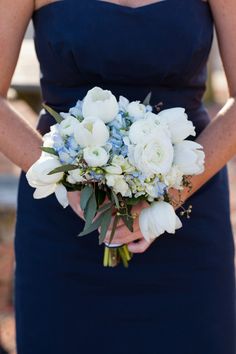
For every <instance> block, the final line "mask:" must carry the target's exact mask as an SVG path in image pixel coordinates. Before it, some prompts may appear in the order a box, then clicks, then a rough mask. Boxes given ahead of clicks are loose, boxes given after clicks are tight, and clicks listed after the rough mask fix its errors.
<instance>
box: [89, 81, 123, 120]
mask: <svg viewBox="0 0 236 354" xmlns="http://www.w3.org/2000/svg"><path fill="white" fill-rule="evenodd" d="M82 112H83V116H84V117H85V118H86V117H90V116H94V117H98V118H100V119H102V120H103V121H104V122H105V123H108V122H111V121H112V120H113V119H114V118H115V117H116V115H117V114H118V112H119V106H118V102H117V100H116V98H115V96H114V95H113V94H112V93H111V91H109V90H103V89H101V88H100V87H94V88H93V89H91V90H89V91H88V93H87V95H86V96H85V97H84V100H83V107H82Z"/></svg>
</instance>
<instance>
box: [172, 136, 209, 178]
mask: <svg viewBox="0 0 236 354" xmlns="http://www.w3.org/2000/svg"><path fill="white" fill-rule="evenodd" d="M204 160H205V154H204V152H203V151H202V146H201V145H200V144H198V143H195V142H194V141H190V140H185V141H182V142H180V143H177V144H175V145H174V164H175V165H177V166H178V168H179V169H180V170H181V171H182V173H183V174H184V175H198V174H200V173H202V172H203V171H204Z"/></svg>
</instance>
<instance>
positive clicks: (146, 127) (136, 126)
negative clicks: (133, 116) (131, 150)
mask: <svg viewBox="0 0 236 354" xmlns="http://www.w3.org/2000/svg"><path fill="white" fill-rule="evenodd" d="M155 128H156V126H155V124H154V122H153V121H147V120H145V119H140V120H137V121H136V122H134V123H133V124H132V125H131V127H130V129H129V139H130V141H131V143H133V144H138V143H142V142H143V140H147V137H148V138H150V137H151V136H152V134H153V130H154V129H155Z"/></svg>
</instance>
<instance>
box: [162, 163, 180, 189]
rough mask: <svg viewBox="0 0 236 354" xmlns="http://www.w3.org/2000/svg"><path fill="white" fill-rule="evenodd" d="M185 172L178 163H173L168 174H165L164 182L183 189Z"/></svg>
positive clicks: (169, 186)
mask: <svg viewBox="0 0 236 354" xmlns="http://www.w3.org/2000/svg"><path fill="white" fill-rule="evenodd" d="M182 181H183V172H182V170H180V168H179V167H178V166H176V165H173V166H172V167H171V169H170V171H169V172H168V174H167V175H165V176H164V182H165V184H166V185H167V186H168V188H176V189H182V188H183V186H182Z"/></svg>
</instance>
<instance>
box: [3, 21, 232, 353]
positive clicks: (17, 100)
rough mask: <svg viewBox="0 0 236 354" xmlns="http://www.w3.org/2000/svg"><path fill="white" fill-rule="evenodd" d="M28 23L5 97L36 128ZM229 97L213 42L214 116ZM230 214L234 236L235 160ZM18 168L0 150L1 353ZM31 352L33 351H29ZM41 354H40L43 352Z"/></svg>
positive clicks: (7, 340)
mask: <svg viewBox="0 0 236 354" xmlns="http://www.w3.org/2000/svg"><path fill="white" fill-rule="evenodd" d="M32 37H33V31H32V27H31V26H30V27H29V29H28V31H27V34H26V37H25V40H24V42H23V45H22V50H21V53H20V58H19V62H18V65H17V68H16V71H15V74H14V77H13V81H12V86H11V89H10V90H9V93H8V97H9V100H10V101H11V103H12V105H13V106H14V108H15V109H16V110H17V111H19V112H20V113H21V114H22V115H23V116H24V117H25V119H26V120H28V121H29V122H30V124H31V125H32V126H34V127H35V125H36V122H37V116H38V112H39V110H40V90H39V67H38V63H37V59H36V56H35V51H34V44H33V39H32ZM227 97H228V92H227V84H226V80H225V76H224V72H223V69H222V64H221V61H220V57H219V54H218V49H217V45H216V43H215V42H214V45H213V48H212V53H211V57H210V61H209V80H208V90H207V94H206V97H205V101H206V104H207V106H208V109H209V113H210V115H211V116H212V117H213V116H214V115H215V114H216V113H217V111H218V110H219V108H220V107H221V106H222V105H223V104H224V102H225V100H226V99H227ZM228 165H229V172H230V187H231V217H232V224H233V228H234V234H235V235H236V159H234V160H232V161H230V163H229V164H228ZM19 173H20V170H19V168H18V167H16V166H14V165H13V164H12V163H11V162H10V161H8V160H7V159H6V158H5V157H4V156H3V155H2V154H1V153H0V354H5V353H8V354H16V350H15V327H14V310H13V301H14V299H13V296H12V293H13V275H14V252H13V241H14V225H15V213H16V196H17V183H18V177H19ZM32 354H33V353H32ZM42 354H43V353H42Z"/></svg>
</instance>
